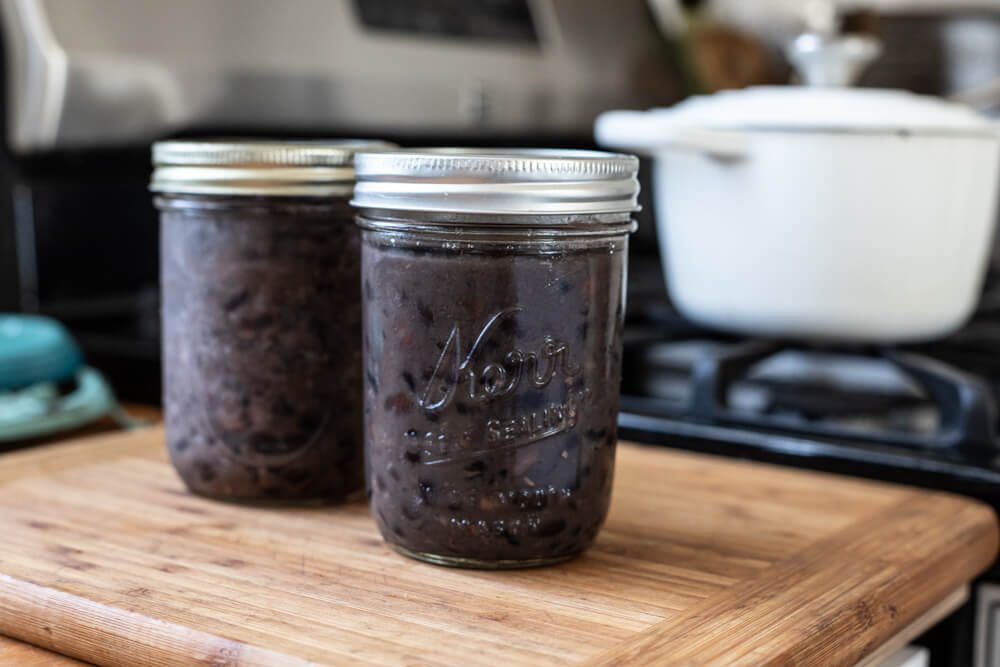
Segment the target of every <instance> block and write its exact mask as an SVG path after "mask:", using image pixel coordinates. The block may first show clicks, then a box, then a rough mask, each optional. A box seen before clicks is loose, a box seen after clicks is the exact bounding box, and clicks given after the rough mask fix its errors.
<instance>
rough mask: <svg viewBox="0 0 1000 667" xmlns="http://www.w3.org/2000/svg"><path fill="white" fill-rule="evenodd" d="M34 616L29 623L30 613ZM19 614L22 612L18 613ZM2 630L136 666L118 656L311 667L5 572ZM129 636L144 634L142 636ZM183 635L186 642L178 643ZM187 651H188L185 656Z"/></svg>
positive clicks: (0, 592)
mask: <svg viewBox="0 0 1000 667" xmlns="http://www.w3.org/2000/svg"><path fill="white" fill-rule="evenodd" d="M26 616H27V617H29V618H30V619H31V622H29V623H25V621H24V619H25V617H26ZM15 617H16V618H15ZM0 634H3V635H7V636H8V637H12V638H14V639H18V640H20V641H23V642H27V643H29V644H33V645H35V646H39V647H41V648H44V649H47V650H50V651H55V652H56V653H60V654H62V655H66V656H70V657H73V658H77V659H78V660H83V661H85V662H88V663H94V664H98V665H108V666H110V667H118V666H119V665H120V666H121V667H132V666H133V665H135V664H136V662H135V661H134V660H128V658H127V657H125V658H123V660H125V661H124V662H123V661H120V660H118V659H116V656H119V657H121V656H130V655H135V653H136V652H137V651H140V650H141V651H143V659H142V664H144V665H157V666H159V665H190V664H206V665H240V667H267V666H270V665H276V664H281V665H289V667H305V666H308V665H318V664H321V663H315V662H309V661H307V660H303V659H302V658H298V657H295V656H291V655H288V654H285V653H279V652H276V651H271V650H269V649H264V648H261V647H258V646H254V645H252V644H246V643H243V642H240V641H237V640H233V639H229V638H226V637H221V636H218V635H215V634H211V633H207V632H202V631H201V630H195V629H193V628H190V627H187V626H184V625H179V624H176V623H170V622H169V621H162V620H159V619H155V618H151V617H149V616H144V615H142V614H139V613H137V612H133V611H129V610H127V609H120V608H117V607H112V606H109V605H105V604H102V603H100V602H96V601H94V600H90V599H89V598H85V597H82V596H78V595H74V594H72V593H69V592H66V591H61V590H59V589H57V588H52V587H49V586H43V585H40V584H36V583H33V582H30V581H25V580H23V579H18V578H15V577H11V576H8V575H5V574H2V573H0ZM129 637H143V638H145V641H143V642H137V641H134V640H132V639H129ZM178 639H180V641H181V642H182V644H181V645H180V646H177V645H176V644H177V642H178ZM181 656H184V657H183V659H181Z"/></svg>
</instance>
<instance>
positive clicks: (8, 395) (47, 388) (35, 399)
mask: <svg viewBox="0 0 1000 667" xmlns="http://www.w3.org/2000/svg"><path fill="white" fill-rule="evenodd" d="M76 384H77V388H76V391H74V392H73V393H71V394H68V395H65V396H64V395H61V394H60V393H59V388H58V387H57V386H56V385H55V383H52V382H42V383H39V384H34V385H31V386H30V387H27V388H25V389H21V390H20V391H6V392H4V391H0V442H15V441H17V440H25V439H27V438H37V437H40V436H43V435H49V434H52V433H58V432H60V431H66V430H69V429H72V428H77V427H79V426H83V425H85V424H89V423H90V422H92V421H96V420H98V419H100V418H101V417H104V416H105V415H111V416H112V417H115V418H116V419H119V413H122V414H124V411H122V410H121V408H119V407H118V403H117V401H116V400H115V395H114V393H113V392H112V391H111V387H110V386H109V385H108V383H107V381H106V380H105V379H104V377H103V376H101V374H100V373H98V372H97V371H95V370H94V369H93V368H89V367H87V366H83V367H81V368H80V369H79V370H78V371H77V373H76ZM125 418H126V419H127V415H126V416H125ZM121 421H122V420H121V419H119V423H121Z"/></svg>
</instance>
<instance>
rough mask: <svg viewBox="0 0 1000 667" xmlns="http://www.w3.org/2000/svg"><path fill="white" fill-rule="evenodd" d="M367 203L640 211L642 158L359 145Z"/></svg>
mask: <svg viewBox="0 0 1000 667" xmlns="http://www.w3.org/2000/svg"><path fill="white" fill-rule="evenodd" d="M354 168H355V172H356V176H357V181H358V182H357V185H356V186H355V190H354V199H353V200H352V202H351V203H352V204H354V205H355V206H357V207H359V208H363V209H395V210H411V211H430V212H450V213H470V214H472V213H477V214H499V215H503V214H523V215H549V214H552V215H573V214H593V213H620V212H628V211H636V210H638V209H639V206H638V194H639V181H638V179H637V173H638V170H639V160H638V159H637V158H636V157H634V156H632V155H621V154H615V153H603V152H598V151H576V150H541V149H506V150H504V149H499V150H493V149H458V148H443V149H426V150H419V151H401V152H369V151H364V152H359V153H358V154H357V155H356V156H355V167H354Z"/></svg>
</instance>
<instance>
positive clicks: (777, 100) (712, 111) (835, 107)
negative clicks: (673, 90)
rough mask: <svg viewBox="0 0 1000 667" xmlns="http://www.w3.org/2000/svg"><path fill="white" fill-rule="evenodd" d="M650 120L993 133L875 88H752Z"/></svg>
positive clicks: (927, 101) (936, 104) (973, 117)
mask: <svg viewBox="0 0 1000 667" xmlns="http://www.w3.org/2000/svg"><path fill="white" fill-rule="evenodd" d="M649 115H650V116H651V117H656V118H658V119H662V120H664V121H667V120H669V122H670V124H671V125H684V126H691V127H703V128H711V129H759V130H790V131H844V132H865V133H899V132H913V133H921V134H962V135H969V134H972V135H996V134H997V130H996V127H995V125H994V124H993V123H992V122H991V121H989V120H988V119H987V118H985V117H984V116H981V115H979V114H978V113H976V112H975V111H974V110H973V109H971V108H970V107H967V106H965V105H962V104H958V103H956V102H949V101H946V100H943V99H940V98H937V97H931V96H928V95H916V94H914V93H910V92H907V91H903V90H885V89H875V88H822V87H795V86H755V87H752V88H747V89H744V90H731V91H723V92H719V93H715V94H714V95H698V96H694V97H690V98H688V99H686V100H684V101H683V102H680V103H678V104H676V105H674V106H673V107H668V108H662V109H652V110H650V112H649ZM650 120H652V118H650Z"/></svg>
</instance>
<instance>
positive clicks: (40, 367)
mask: <svg viewBox="0 0 1000 667" xmlns="http://www.w3.org/2000/svg"><path fill="white" fill-rule="evenodd" d="M82 365H83V354H82V353H81V352H80V347H79V346H78V345H77V344H76V341H74V340H73V337H72V336H70V333H69V331H67V330H66V327H64V326H63V325H62V324H60V323H59V322H57V321H55V320H53V319H52V318H49V317H41V316H39V315H14V314H3V315H0V391H3V390H5V389H18V388H22V387H28V386H30V385H34V384H38V383H40V382H59V381H62V380H68V379H70V378H72V377H73V376H74V375H75V374H76V373H77V371H78V370H79V369H80V368H81V366H82Z"/></svg>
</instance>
